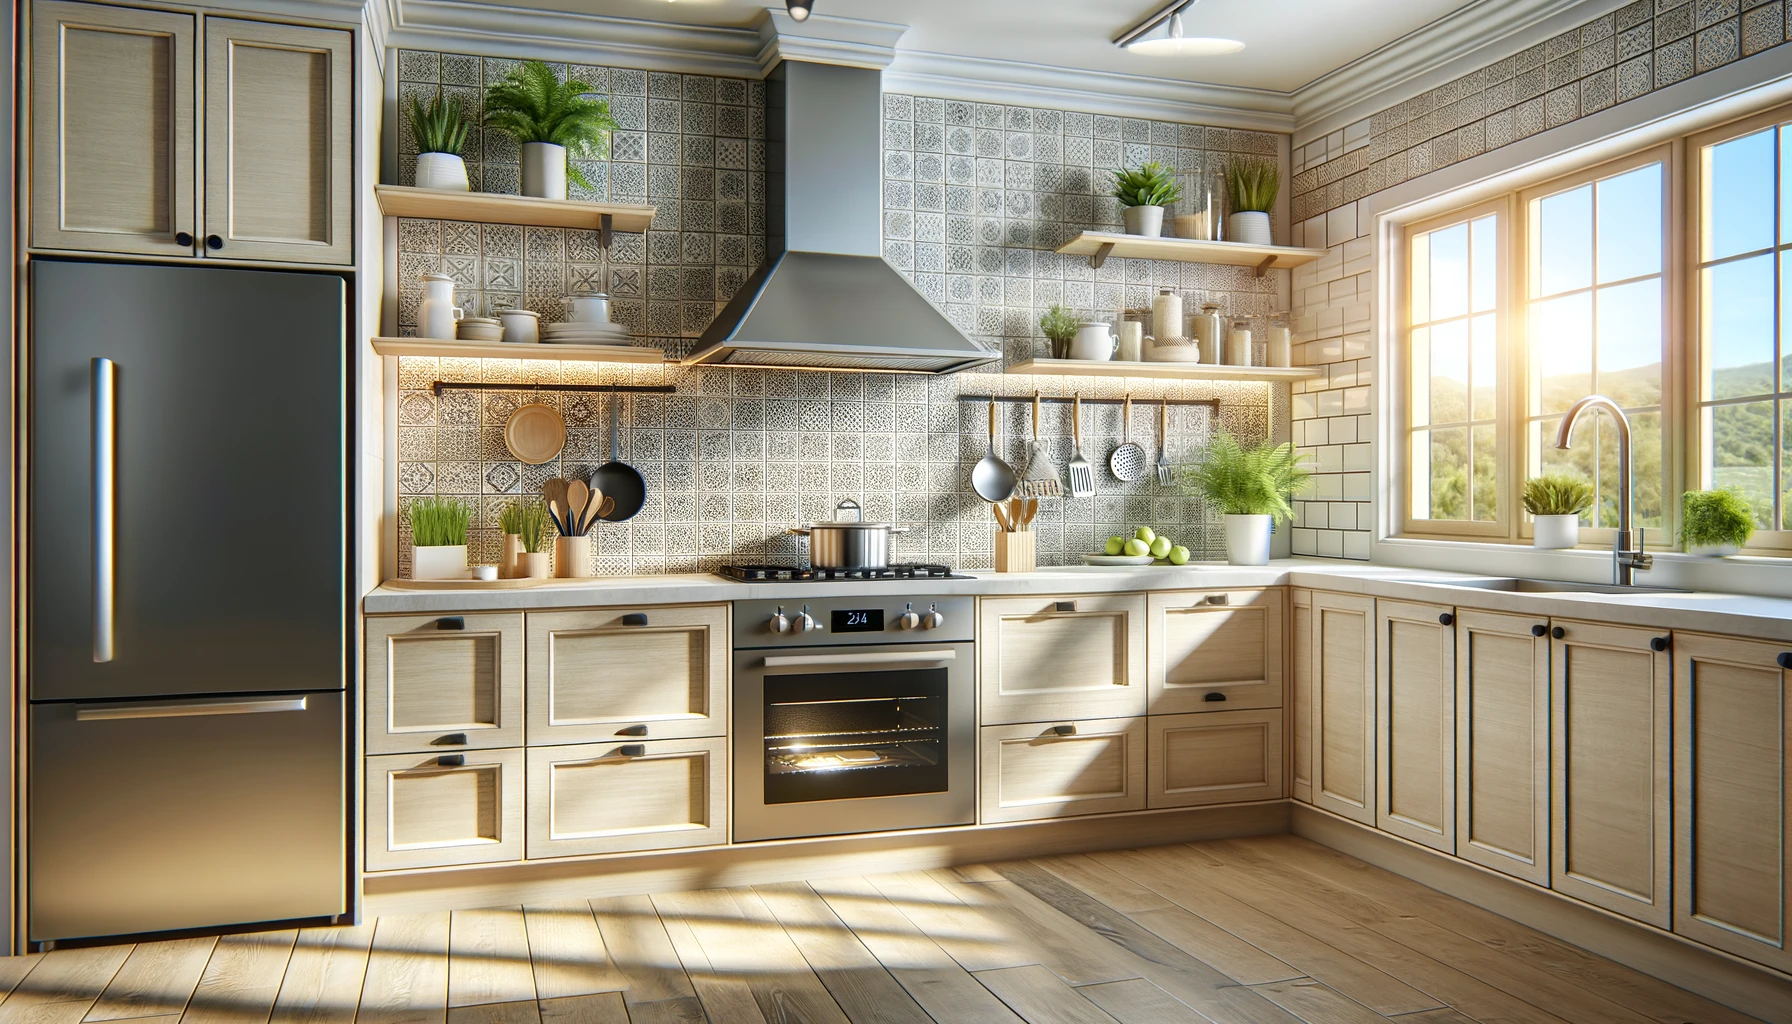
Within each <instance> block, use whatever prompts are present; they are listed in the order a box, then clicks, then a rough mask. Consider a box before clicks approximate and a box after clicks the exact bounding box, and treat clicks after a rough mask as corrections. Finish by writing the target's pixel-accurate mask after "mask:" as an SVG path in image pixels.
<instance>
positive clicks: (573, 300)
mask: <svg viewBox="0 0 1792 1024" xmlns="http://www.w3.org/2000/svg"><path fill="white" fill-rule="evenodd" d="M566 305H567V307H568V308H569V309H571V310H572V315H571V316H570V317H568V318H567V319H569V320H571V321H572V322H573V323H577V324H607V323H609V322H610V297H609V296H608V295H605V294H603V293H602V292H585V293H583V294H580V295H568V296H567V297H566Z"/></svg>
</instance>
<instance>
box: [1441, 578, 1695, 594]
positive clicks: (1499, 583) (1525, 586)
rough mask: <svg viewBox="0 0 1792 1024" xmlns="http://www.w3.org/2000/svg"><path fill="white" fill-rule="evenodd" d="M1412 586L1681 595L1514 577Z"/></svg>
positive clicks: (1665, 589)
mask: <svg viewBox="0 0 1792 1024" xmlns="http://www.w3.org/2000/svg"><path fill="white" fill-rule="evenodd" d="M1407 582H1411V583H1433V584H1436V585H1438V586H1443V587H1467V588H1470V589H1473V590H1502V591H1505V592H1507V593H1512V594H1684V593H1686V591H1684V590H1675V589H1673V588H1671V587H1620V586H1616V585H1614V584H1611V583H1575V582H1573V581H1571V580H1533V579H1526V578H1523V577H1514V576H1490V577H1481V578H1475V579H1409V580H1408V581H1407Z"/></svg>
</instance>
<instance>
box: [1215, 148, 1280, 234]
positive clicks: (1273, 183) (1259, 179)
mask: <svg viewBox="0 0 1792 1024" xmlns="http://www.w3.org/2000/svg"><path fill="white" fill-rule="evenodd" d="M1226 190H1227V191H1228V192H1230V193H1232V213H1231V214H1230V215H1229V216H1227V217H1226V238H1227V239H1228V240H1229V241H1233V242H1245V243H1247V244H1250V245H1274V244H1275V242H1274V240H1273V239H1272V238H1271V237H1270V233H1269V211H1270V210H1271V209H1272V208H1274V206H1275V205H1276V194H1277V193H1278V192H1280V191H1281V190H1282V172H1281V170H1280V169H1278V168H1277V167H1276V165H1275V161H1273V160H1259V159H1254V158H1251V157H1234V158H1233V159H1232V160H1229V161H1227V163H1226Z"/></svg>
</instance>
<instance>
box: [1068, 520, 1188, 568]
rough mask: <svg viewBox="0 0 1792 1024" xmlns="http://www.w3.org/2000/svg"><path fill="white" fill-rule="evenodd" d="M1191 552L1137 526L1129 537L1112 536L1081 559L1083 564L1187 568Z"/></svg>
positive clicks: (1154, 532) (1147, 527) (1155, 532)
mask: <svg viewBox="0 0 1792 1024" xmlns="http://www.w3.org/2000/svg"><path fill="white" fill-rule="evenodd" d="M1192 557H1193V553H1192V552H1190V551H1189V549H1188V548H1186V547H1184V546H1183V545H1181V544H1178V543H1176V542H1175V541H1173V540H1171V539H1170V538H1168V537H1166V536H1164V535H1163V534H1161V533H1158V532H1157V531H1156V530H1153V529H1152V528H1151V527H1149V526H1141V527H1139V528H1138V529H1136V530H1134V531H1133V532H1132V536H1131V537H1126V536H1122V535H1121V534H1118V533H1116V534H1114V535H1113V536H1112V537H1109V538H1108V542H1107V544H1106V545H1104V546H1103V548H1102V550H1101V551H1100V552H1099V553H1096V554H1088V555H1084V556H1083V564H1084V565H1187V564H1188V561H1189V559H1190V558H1192Z"/></svg>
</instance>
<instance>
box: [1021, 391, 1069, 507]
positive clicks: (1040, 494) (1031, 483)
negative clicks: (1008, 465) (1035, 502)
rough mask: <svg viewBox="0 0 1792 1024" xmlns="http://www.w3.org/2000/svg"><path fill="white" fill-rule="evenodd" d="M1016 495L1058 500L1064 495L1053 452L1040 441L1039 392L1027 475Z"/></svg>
mask: <svg viewBox="0 0 1792 1024" xmlns="http://www.w3.org/2000/svg"><path fill="white" fill-rule="evenodd" d="M1014 493H1015V494H1017V495H1019V496H1020V497H1022V498H1034V499H1038V498H1056V497H1060V496H1062V495H1063V493H1064V485H1063V484H1060V483H1058V470H1057V469H1056V467H1054V466H1053V465H1052V457H1051V452H1050V451H1049V450H1048V449H1047V448H1046V446H1045V445H1044V444H1041V443H1040V441H1039V392H1037V391H1035V392H1033V444H1032V447H1030V448H1028V449H1027V475H1026V476H1025V477H1023V478H1022V479H1021V482H1020V486H1019V487H1017V488H1015V491H1014Z"/></svg>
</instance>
